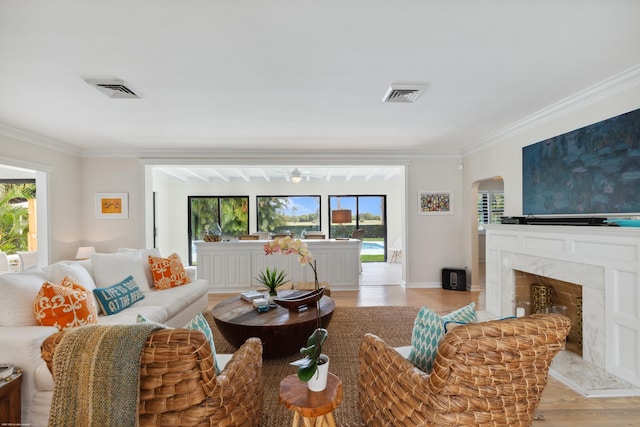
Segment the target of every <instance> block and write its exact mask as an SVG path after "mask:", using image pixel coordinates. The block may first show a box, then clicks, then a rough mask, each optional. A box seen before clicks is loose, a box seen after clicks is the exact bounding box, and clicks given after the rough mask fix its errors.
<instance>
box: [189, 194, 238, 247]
mask: <svg viewBox="0 0 640 427" xmlns="http://www.w3.org/2000/svg"><path fill="white" fill-rule="evenodd" d="M189 200H190V212H191V236H192V238H193V239H194V240H196V239H202V238H203V235H204V233H205V231H209V230H210V231H215V230H217V227H218V225H219V226H220V228H221V229H222V233H224V234H229V235H238V234H246V233H248V232H249V215H248V211H249V199H248V198H247V197H196V196H192V197H190V198H189Z"/></svg>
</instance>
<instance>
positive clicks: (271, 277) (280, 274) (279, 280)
mask: <svg viewBox="0 0 640 427" xmlns="http://www.w3.org/2000/svg"><path fill="white" fill-rule="evenodd" d="M256 280H257V281H258V283H260V284H261V285H262V286H264V287H265V288H267V289H269V295H270V296H276V295H278V291H276V289H277V288H279V287H280V286H282V285H284V284H285V283H287V273H285V272H284V271H282V270H278V269H277V268H274V269H273V270H271V269H269V267H267V268H266V269H265V271H263V272H261V273H260V275H258V277H256Z"/></svg>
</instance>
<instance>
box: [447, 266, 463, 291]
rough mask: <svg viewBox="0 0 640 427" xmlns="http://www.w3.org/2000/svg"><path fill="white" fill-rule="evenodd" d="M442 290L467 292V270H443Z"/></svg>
mask: <svg viewBox="0 0 640 427" xmlns="http://www.w3.org/2000/svg"><path fill="white" fill-rule="evenodd" d="M442 289H451V290H453V291H466V290H467V270H466V269H464V268H443V269H442Z"/></svg>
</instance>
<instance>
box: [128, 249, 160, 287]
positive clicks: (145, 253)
mask: <svg viewBox="0 0 640 427" xmlns="http://www.w3.org/2000/svg"><path fill="white" fill-rule="evenodd" d="M118 252H120V253H129V252H135V253H137V254H138V255H139V256H140V261H141V262H142V263H143V264H144V273H145V274H146V275H147V281H148V283H149V286H150V287H151V286H153V273H151V268H150V267H149V255H151V256H157V257H159V256H161V255H160V249H158V248H152V249H132V248H118ZM142 291H143V292H146V291H145V290H144V289H142Z"/></svg>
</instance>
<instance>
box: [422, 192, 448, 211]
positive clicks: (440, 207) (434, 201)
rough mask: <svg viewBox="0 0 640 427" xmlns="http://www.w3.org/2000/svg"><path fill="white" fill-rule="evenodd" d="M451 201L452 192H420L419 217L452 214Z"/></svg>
mask: <svg viewBox="0 0 640 427" xmlns="http://www.w3.org/2000/svg"><path fill="white" fill-rule="evenodd" d="M451 199H452V192H451V191H419V192H418V215H448V214H451V213H453V211H452V210H451Z"/></svg>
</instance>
